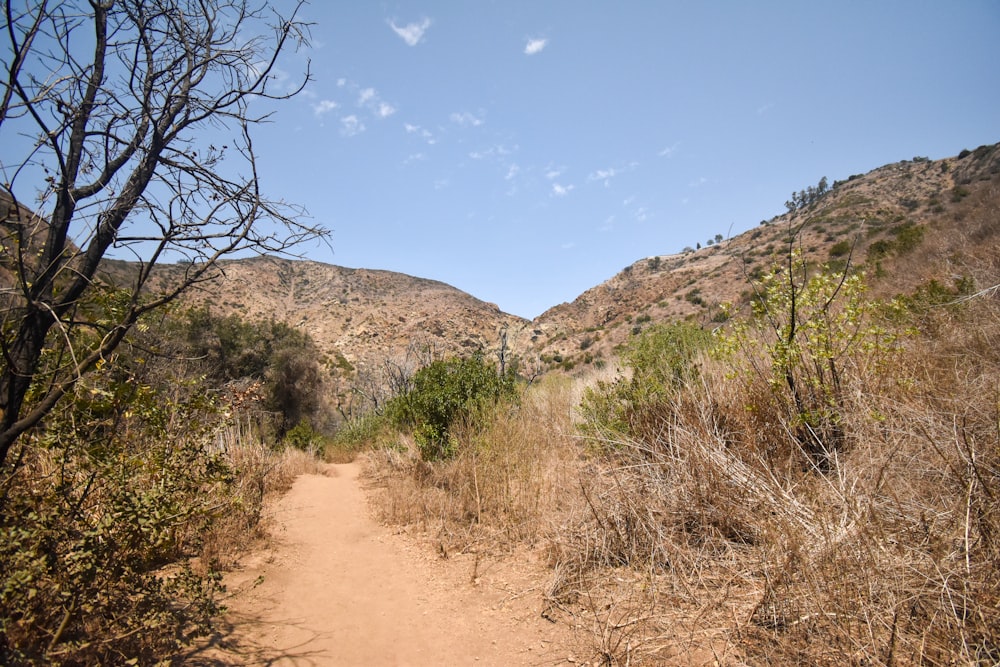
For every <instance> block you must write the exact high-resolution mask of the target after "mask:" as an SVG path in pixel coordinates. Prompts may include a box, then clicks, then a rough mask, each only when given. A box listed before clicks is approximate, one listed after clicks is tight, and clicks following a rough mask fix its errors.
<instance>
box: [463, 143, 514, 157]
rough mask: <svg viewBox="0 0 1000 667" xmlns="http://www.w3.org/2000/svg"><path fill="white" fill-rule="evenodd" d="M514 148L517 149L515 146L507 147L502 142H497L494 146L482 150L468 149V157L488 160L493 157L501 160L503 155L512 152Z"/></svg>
mask: <svg viewBox="0 0 1000 667" xmlns="http://www.w3.org/2000/svg"><path fill="white" fill-rule="evenodd" d="M515 150H517V146H514V148H513V149H511V148H508V147H507V146H504V145H503V144H497V145H495V146H490V147H489V148H486V149H484V150H479V151H470V152H469V157H470V158H472V159H473V160H488V159H493V158H497V159H498V160H502V159H503V158H504V157H506V156H508V155H510V154H511V153H513V152H514V151H515Z"/></svg>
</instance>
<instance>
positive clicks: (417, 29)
mask: <svg viewBox="0 0 1000 667" xmlns="http://www.w3.org/2000/svg"><path fill="white" fill-rule="evenodd" d="M389 27H390V28H392V31H393V32H395V33H396V34H397V35H399V36H400V37H401V38H402V39H403V41H404V42H406V45H407V46H416V45H417V44H419V43H420V41H421V40H422V39H423V38H424V33H425V32H427V29H428V28H430V27H431V20H430V19H429V18H427V17H424V18H423V19H421V20H420V22H418V23H407V24H406V25H404V26H398V25H396V22H395V21H389Z"/></svg>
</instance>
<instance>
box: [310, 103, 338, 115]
mask: <svg viewBox="0 0 1000 667" xmlns="http://www.w3.org/2000/svg"><path fill="white" fill-rule="evenodd" d="M338 106H340V105H338V104H337V103H336V102H334V101H333V100H320V101H319V102H317V103H316V104H314V105H312V109H313V113H314V114H316V117H317V118H322V117H323V116H324V115H326V114H328V113H330V112H331V111H333V110H334V109H336V108H337V107H338Z"/></svg>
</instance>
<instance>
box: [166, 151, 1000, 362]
mask: <svg viewBox="0 0 1000 667" xmlns="http://www.w3.org/2000/svg"><path fill="white" fill-rule="evenodd" d="M998 190H1000V144H998V145H994V146H982V147H980V148H978V149H976V150H974V151H963V152H962V153H961V154H960V155H959V156H956V157H952V158H947V159H943V160H933V161H932V160H928V159H926V158H914V159H912V160H905V161H902V162H897V163H894V164H890V165H886V166H884V167H881V168H879V169H876V170H874V171H871V172H869V173H867V174H864V175H856V176H851V177H850V178H848V179H846V180H844V181H840V182H836V183H835V184H834V185H833V187H831V188H829V189H828V191H826V192H825V193H824V194H822V196H818V197H816V198H815V200H814V201H812V203H810V204H808V205H803V206H798V207H796V208H795V210H792V211H789V212H787V213H785V214H782V215H778V216H775V217H774V218H772V219H771V220H767V221H762V222H761V223H760V224H759V225H758V226H756V227H754V228H753V229H750V230H748V231H747V232H745V233H743V234H740V235H738V236H735V237H733V238H730V239H724V240H723V241H721V242H719V243H714V244H712V245H710V246H708V247H705V248H700V249H697V250H694V249H687V250H685V251H683V252H681V253H678V254H673V255H655V254H654V255H651V256H649V257H646V258H643V259H640V260H639V261H637V262H635V263H634V264H632V265H630V266H627V267H625V269H623V270H622V271H621V272H620V273H619V274H618V275H616V276H614V277H613V278H611V279H610V280H607V281H606V282H604V283H602V284H600V285H597V286H596V287H593V288H592V289H589V290H587V291H586V292H584V293H583V294H582V295H580V296H579V297H578V298H577V299H576V300H575V301H573V302H572V303H564V304H561V305H558V306H555V307H554V308H551V309H550V310H548V311H546V312H545V313H543V314H542V315H541V316H540V317H538V318H537V319H536V320H534V321H532V322H529V321H526V320H523V319H521V318H518V317H516V316H513V315H508V314H506V313H503V312H501V311H500V309H499V308H498V307H497V306H495V305H493V304H489V303H485V302H483V301H480V300H478V299H476V298H474V297H473V296H470V295H469V294H466V293H464V292H462V291H460V290H457V289H455V288H453V287H450V286H448V285H446V284H444V283H440V282H436V281H432V280H425V279H421V278H414V277H411V276H407V275H403V274H399V273H393V272H389V271H376V270H366V269H348V268H343V267H338V266H332V265H328V264H322V263H318V262H311V261H296V260H287V259H275V258H267V257H261V258H254V259H246V260H232V261H227V262H225V263H224V264H223V268H224V272H225V275H224V277H223V278H222V279H220V280H218V281H217V282H214V283H209V284H205V285H203V286H202V288H201V289H200V290H198V291H197V292H194V293H192V294H190V295H189V296H188V297H186V299H187V301H188V302H189V303H192V304H201V305H207V306H209V307H210V308H211V309H212V311H213V312H215V313H216V314H221V315H224V314H228V313H239V314H241V315H243V316H246V317H248V318H254V319H257V318H264V319H267V318H275V319H278V320H282V321H285V322H287V323H289V324H291V325H293V326H296V327H299V328H301V329H302V330H304V331H306V332H308V333H309V334H311V335H312V336H313V337H314V338H315V340H316V341H317V342H318V343H319V346H320V349H321V350H322V351H323V352H324V353H325V354H326V355H328V357H329V359H330V360H331V361H332V362H333V363H334V364H335V365H336V366H337V367H338V368H339V369H341V372H340V376H341V378H342V380H344V381H349V378H350V377H351V376H354V375H355V374H356V373H357V372H363V371H364V370H365V369H366V368H368V369H371V368H374V367H376V366H378V365H379V364H381V363H383V361H385V360H387V359H390V360H391V359H400V358H402V357H403V356H405V355H406V353H407V351H408V350H414V349H419V350H422V351H426V350H430V351H431V352H432V353H433V354H435V355H437V356H441V355H450V354H462V353H469V352H471V351H473V350H477V349H481V348H486V349H491V348H495V347H496V346H497V344H498V341H499V336H500V331H501V330H504V329H505V330H506V331H507V332H508V333H509V343H510V347H511V349H512V351H513V352H514V353H516V354H518V355H520V356H521V357H522V358H524V359H525V360H526V362H527V363H528V365H529V366H531V367H533V368H536V369H541V370H547V369H554V368H562V369H564V370H571V369H572V370H574V371H576V372H579V371H581V370H584V369H586V368H588V367H591V366H592V365H600V364H601V361H602V360H607V359H610V358H611V356H612V355H613V351H614V348H615V347H616V346H617V345H619V344H621V343H623V342H624V341H625V340H627V338H628V337H629V336H630V335H632V334H634V333H636V332H638V331H641V330H642V329H643V328H644V327H646V326H648V325H649V324H650V323H654V322H658V321H664V320H670V319H675V318H691V319H693V320H694V321H696V322H699V323H701V324H702V325H703V326H706V327H711V326H716V325H717V323H718V322H720V321H722V320H723V319H724V315H723V313H722V311H721V309H720V305H721V304H724V303H728V304H733V305H735V306H736V307H740V306H741V305H745V304H746V303H747V302H748V299H749V296H750V283H749V282H748V279H753V278H755V277H758V276H759V275H760V274H761V273H762V272H763V271H765V270H767V269H768V268H769V267H770V266H771V265H772V264H773V263H774V262H775V261H778V260H780V259H781V257H782V256H783V255H784V254H786V253H787V251H788V249H789V243H790V242H791V243H794V245H795V247H796V248H798V249H799V250H800V251H801V252H802V254H803V255H804V256H805V257H806V258H807V259H809V260H810V261H812V262H814V263H816V264H830V265H833V266H844V265H846V263H847V262H848V261H849V262H851V264H852V265H855V266H857V265H866V266H867V268H868V269H870V273H871V274H872V275H875V276H883V278H884V285H885V286H884V287H883V289H885V290H889V291H890V292H893V291H904V290H907V289H912V288H913V287H915V286H916V285H918V284H920V283H921V282H926V281H928V280H931V279H940V280H943V281H944V282H948V281H952V280H953V279H954V278H955V276H957V275H960V274H961V271H960V267H959V264H960V257H961V255H962V253H968V252H973V251H976V250H977V249H978V250H980V251H986V252H989V251H990V249H991V248H992V250H996V243H997V240H996V235H995V233H994V230H997V228H1000V221H998V220H997V218H996V211H997V209H998V202H1000V191H998ZM990 211H992V213H990ZM990 216H992V217H990ZM970 221H973V222H975V225H972V224H971V223H970ZM967 223H969V224H967ZM974 229H979V230H980V231H979V232H974V231H973V230H974ZM983 229H985V230H986V231H982V230H983ZM973 233H975V234H979V235H980V237H982V238H978V237H977V238H970V237H969V234H973ZM984 234H985V235H986V237H989V238H986V237H983V235H984ZM996 254H998V255H1000V253H996ZM183 270H184V267H183V265H172V266H163V267H159V269H158V274H157V276H156V279H157V280H159V281H165V282H169V281H170V280H171V278H172V277H173V276H175V275H176V273H177V272H180V271H183ZM889 278H891V280H889ZM988 279H989V278H987V277H982V278H981V279H980V280H982V281H988ZM154 289H155V284H154ZM893 293H894V292H893Z"/></svg>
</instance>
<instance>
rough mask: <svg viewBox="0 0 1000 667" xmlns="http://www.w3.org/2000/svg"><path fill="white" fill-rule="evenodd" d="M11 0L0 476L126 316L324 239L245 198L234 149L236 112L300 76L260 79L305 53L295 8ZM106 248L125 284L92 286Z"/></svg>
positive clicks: (212, 0) (285, 213) (0, 98)
mask: <svg viewBox="0 0 1000 667" xmlns="http://www.w3.org/2000/svg"><path fill="white" fill-rule="evenodd" d="M14 4H16V3H11V2H7V3H6V7H5V9H6V11H5V18H6V30H5V35H4V37H5V39H6V42H7V43H6V44H0V49H2V53H3V56H2V58H3V65H4V68H5V69H6V77H3V78H2V79H0V86H2V89H0V141H2V142H3V145H4V155H3V156H2V158H0V159H2V160H3V161H2V162H0V172H2V174H3V178H4V183H3V187H2V190H0V196H2V197H0V198H2V203H3V204H4V206H3V207H0V212H3V209H6V213H5V215H4V216H2V217H4V220H3V221H2V222H3V224H2V226H0V243H2V255H0V352H2V366H0V468H2V467H3V466H4V465H5V463H6V460H7V454H8V452H9V451H10V447H11V445H12V444H13V443H14V442H15V440H16V439H17V438H18V437H19V436H20V435H21V434H22V433H24V432H25V431H27V430H29V429H31V428H34V427H35V426H37V425H38V424H39V423H40V422H41V421H42V420H43V418H44V417H45V415H46V414H47V413H48V411H49V410H51V409H52V407H53V406H55V404H56V403H57V402H58V401H59V400H60V399H61V398H62V397H63V396H65V395H66V394H67V393H68V392H69V391H70V390H71V389H72V387H73V385H74V383H76V382H77V380H78V379H79V378H80V377H81V375H83V374H85V373H86V372H87V371H89V370H90V369H92V368H93V367H94V365H95V364H97V363H98V361H100V360H101V359H106V358H107V357H108V356H109V355H110V353H111V352H113V351H114V349H115V348H116V347H117V346H118V345H119V344H120V343H121V342H122V341H123V340H124V339H125V337H126V335H127V334H128V332H129V330H130V329H131V327H132V326H133V325H134V324H135V323H136V322H137V321H138V319H139V318H140V317H141V316H143V315H144V314H146V313H148V312H150V311H152V310H155V309H157V308H160V307H162V306H163V305H165V304H167V303H169V302H170V301H172V300H174V299H176V298H177V297H178V296H179V295H181V294H183V293H184V292H185V291H186V290H188V289H190V288H191V287H193V286H195V285H197V284H199V283H203V282H205V281H207V280H210V279H212V278H214V277H215V276H217V275H218V274H219V272H220V270H219V267H218V263H219V261H220V260H222V259H224V258H226V257H230V256H234V255H236V254H238V253H246V252H250V253H259V254H263V253H270V254H288V253H290V252H291V251H292V250H293V248H294V246H296V245H297V244H299V243H301V242H303V241H308V240H311V239H316V238H321V239H325V238H326V237H327V232H326V230H324V229H322V228H319V227H316V226H311V225H309V224H306V223H305V222H303V221H302V220H303V218H302V214H301V210H299V209H297V208H295V207H292V206H289V205H287V204H285V203H283V202H281V201H275V200H269V199H267V198H266V197H265V196H264V195H263V194H262V193H261V191H260V183H259V176H258V171H257V158H256V155H255V153H254V148H253V142H252V139H251V130H252V128H253V126H255V125H256V124H258V123H260V122H262V121H263V120H265V119H267V117H268V112H267V111H266V110H265V111H260V112H256V113H251V111H250V105H251V102H253V101H254V100H284V99H288V98H290V97H292V96H294V95H296V94H297V93H299V92H301V90H302V89H303V87H304V86H305V85H306V84H307V82H308V81H309V71H308V65H307V66H306V71H305V72H304V73H303V76H302V79H301V81H300V82H298V83H297V85H295V86H294V87H291V88H284V89H281V88H276V85H275V83H274V81H275V73H276V71H277V68H278V67H279V61H280V59H281V57H282V54H283V53H286V52H287V51H289V50H291V49H294V48H297V47H298V46H302V45H305V44H307V43H308V39H307V38H308V26H307V25H306V24H304V23H302V22H301V21H300V20H298V19H297V18H296V17H297V14H298V11H299V9H300V7H301V4H302V3H299V4H297V5H296V6H295V7H294V9H293V10H292V13H291V15H290V16H288V17H284V16H281V15H279V14H277V13H276V12H273V11H269V10H268V7H267V3H266V2H263V0H260V1H259V2H258V4H252V0H101V1H98V0H91V1H90V2H85V1H84V0H62V1H51V0H50V1H46V2H41V3H38V4H37V5H36V6H34V7H26V8H25V9H15V8H14V7H13V5H14ZM255 108H256V107H255ZM208 130H210V131H211V132H212V136H213V137H224V139H221V141H224V142H225V143H223V144H222V145H221V146H215V145H213V144H211V143H208V142H207V141H205V139H204V137H205V134H206V131H208ZM27 202H37V203H39V205H40V207H41V208H40V209H39V213H38V214H35V213H34V212H33V211H30V210H29V209H28V207H27V205H26V204H27ZM111 253H114V255H116V256H121V254H122V253H131V254H132V255H133V257H134V258H135V259H136V260H138V263H137V270H136V271H135V272H134V274H133V275H132V277H131V278H130V280H129V284H127V285H114V286H112V285H109V284H107V283H106V282H102V279H101V273H102V266H103V265H104V262H105V260H106V259H107V258H108V257H109V255H110V254H111ZM177 259H183V260H184V261H186V262H189V263H190V264H189V265H188V268H187V270H186V271H184V272H183V273H182V274H179V275H180V277H179V278H177V279H176V281H175V282H173V283H172V284H168V285H166V286H165V287H163V288H162V289H161V290H160V292H159V293H156V294H153V293H150V292H149V290H148V287H149V284H150V279H151V277H152V276H153V271H154V268H155V267H156V266H157V264H159V263H162V262H163V261H171V260H177ZM109 304H111V305H109ZM46 350H53V353H52V354H48V355H46V353H45V351H46Z"/></svg>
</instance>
